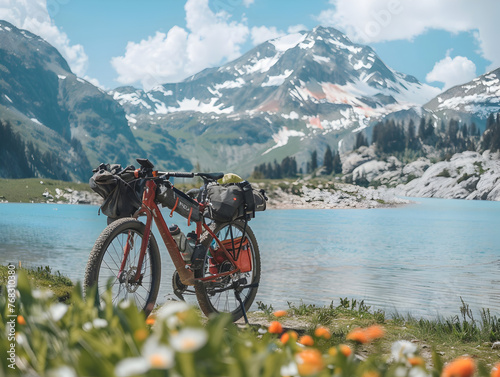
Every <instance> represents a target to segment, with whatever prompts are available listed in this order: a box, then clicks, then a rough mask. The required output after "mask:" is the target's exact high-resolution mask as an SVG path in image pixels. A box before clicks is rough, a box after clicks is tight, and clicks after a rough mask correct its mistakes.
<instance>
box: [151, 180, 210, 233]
mask: <svg viewBox="0 0 500 377" xmlns="http://www.w3.org/2000/svg"><path fill="white" fill-rule="evenodd" d="M156 199H157V200H158V201H159V202H160V203H161V204H162V206H163V207H168V208H170V209H171V210H172V212H174V211H175V212H177V213H178V214H179V215H181V216H182V217H185V218H186V219H188V224H189V223H190V222H191V221H200V219H201V215H200V207H199V204H198V202H196V201H195V200H193V199H191V198H190V197H189V196H187V195H186V194H185V193H183V192H182V191H180V190H177V189H176V188H175V187H174V186H172V184H171V183H170V182H166V183H165V184H162V185H158V189H157V192H156Z"/></svg>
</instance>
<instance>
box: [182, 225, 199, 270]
mask: <svg viewBox="0 0 500 377" xmlns="http://www.w3.org/2000/svg"><path fill="white" fill-rule="evenodd" d="M196 238H197V237H196V232H195V231H192V232H189V233H188V235H187V242H186V251H185V258H184V260H185V261H186V262H190V261H191V257H192V255H193V251H194V248H195V246H196ZM183 255H184V254H183Z"/></svg>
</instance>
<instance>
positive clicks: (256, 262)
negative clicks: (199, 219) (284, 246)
mask: <svg viewBox="0 0 500 377" xmlns="http://www.w3.org/2000/svg"><path fill="white" fill-rule="evenodd" d="M229 226H231V227H233V228H234V229H236V230H237V231H239V232H241V233H242V232H243V229H244V228H245V223H244V221H242V220H234V221H231V222H228V223H212V224H211V225H210V228H211V230H212V231H213V232H214V233H215V234H216V235H217V237H218V238H219V239H221V238H220V237H219V235H220V232H221V231H223V230H224V229H225V228H227V227H229ZM245 234H246V236H245V237H246V239H248V241H249V243H250V246H251V256H252V270H251V271H250V272H247V273H241V272H240V273H236V274H232V275H228V276H227V277H222V278H219V279H218V280H217V281H216V282H214V281H209V282H202V281H199V280H198V281H196V280H195V292H196V299H197V300H198V305H199V306H200V309H201V311H202V312H203V314H205V315H206V316H207V317H208V316H210V315H211V314H214V313H221V312H225V313H229V314H231V316H232V317H233V321H237V320H238V319H240V318H241V317H242V316H243V311H242V309H241V305H240V304H239V302H238V301H237V299H236V297H235V298H234V299H232V298H230V297H229V296H230V294H233V295H234V289H231V288H228V286H229V283H230V282H231V281H233V282H234V281H240V279H243V278H245V279H249V281H248V280H247V284H245V285H254V287H251V288H244V289H242V290H241V292H240V295H241V296H242V301H243V305H244V307H245V311H248V310H249V309H250V307H251V305H252V303H253V301H254V299H255V296H256V294H257V290H258V284H259V282H260V268H261V266H260V251H259V246H258V244H257V239H256V238H255V234H254V233H253V231H252V229H251V228H250V227H249V226H248V225H246V228H245ZM221 240H222V239H221ZM211 243H212V237H211V236H210V234H209V233H208V232H205V233H204V234H203V236H202V244H203V245H204V246H205V251H204V257H203V266H202V268H199V269H197V270H195V278H202V277H205V276H207V275H208V273H207V269H208V268H209V263H210V262H209V258H210V254H209V253H208V251H209V247H210V245H211ZM224 281H226V286H225V288H224V287H223V288H222V289H225V291H224V292H221V293H220V297H219V298H218V297H216V295H217V294H216V293H214V291H216V290H220V289H221V286H223V285H224ZM216 287H218V288H216ZM237 289H240V288H237ZM221 300H222V301H223V305H222V306H221Z"/></svg>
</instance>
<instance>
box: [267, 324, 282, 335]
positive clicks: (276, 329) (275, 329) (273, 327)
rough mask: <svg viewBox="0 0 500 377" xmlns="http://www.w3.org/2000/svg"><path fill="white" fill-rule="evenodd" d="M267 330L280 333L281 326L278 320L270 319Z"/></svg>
mask: <svg viewBox="0 0 500 377" xmlns="http://www.w3.org/2000/svg"><path fill="white" fill-rule="evenodd" d="M269 332H270V333H271V334H281V333H282V332H283V326H281V323H279V322H278V321H272V322H271V323H270V324H269Z"/></svg>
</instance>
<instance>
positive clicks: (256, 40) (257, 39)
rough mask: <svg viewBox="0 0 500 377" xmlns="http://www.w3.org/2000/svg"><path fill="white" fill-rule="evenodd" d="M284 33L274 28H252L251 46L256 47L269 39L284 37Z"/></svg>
mask: <svg viewBox="0 0 500 377" xmlns="http://www.w3.org/2000/svg"><path fill="white" fill-rule="evenodd" d="M284 35H285V33H284V32H282V31H281V30H278V29H276V27H275V26H271V27H267V26H254V27H253V28H252V44H253V45H254V46H257V45H259V44H261V43H264V42H265V41H268V40H270V39H274V38H278V37H282V36H284Z"/></svg>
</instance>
